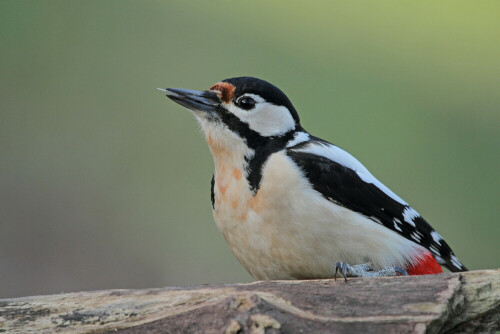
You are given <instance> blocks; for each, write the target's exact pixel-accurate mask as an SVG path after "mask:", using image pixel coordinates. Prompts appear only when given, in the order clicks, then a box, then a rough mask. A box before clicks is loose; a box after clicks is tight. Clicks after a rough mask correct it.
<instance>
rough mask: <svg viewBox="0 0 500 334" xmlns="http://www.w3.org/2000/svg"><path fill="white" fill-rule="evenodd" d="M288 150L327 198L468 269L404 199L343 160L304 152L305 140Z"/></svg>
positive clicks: (449, 264)
mask: <svg viewBox="0 0 500 334" xmlns="http://www.w3.org/2000/svg"><path fill="white" fill-rule="evenodd" d="M313 140H314V139H313ZM309 143H310V144H313V145H321V146H323V147H324V149H328V145H331V144H329V143H326V142H322V141H314V142H309ZM294 149H297V150H294ZM287 154H288V156H289V157H290V158H292V160H293V161H294V162H295V163H296V164H297V165H298V166H300V168H301V169H302V171H303V172H304V174H305V176H306V177H307V178H308V180H309V182H310V183H311V184H312V186H313V187H314V189H315V190H316V191H318V192H319V193H321V194H322V195H323V196H324V197H325V198H326V199H328V200H329V201H332V202H334V203H336V204H338V205H341V206H343V207H345V208H348V209H350V210H353V211H355V212H358V213H360V214H362V215H364V216H366V217H368V218H370V219H371V220H373V221H375V222H376V223H379V224H382V225H384V226H385V227H387V228H389V229H391V230H393V231H395V232H397V233H399V234H400V235H402V236H403V237H405V238H406V239H409V240H411V241H413V242H416V243H417V244H419V245H421V246H422V247H425V248H426V249H428V250H429V251H430V252H432V254H433V255H434V257H435V258H436V260H437V261H438V262H439V263H440V264H442V265H445V266H446V267H447V268H448V269H449V270H451V271H453V272H456V271H465V270H467V269H466V268H465V266H464V265H462V263H460V261H459V260H458V259H457V257H456V256H455V255H454V254H453V251H452V250H451V248H450V246H448V244H447V243H446V242H445V241H444V240H443V239H442V238H441V236H440V235H439V234H438V233H437V232H436V231H434V229H433V228H432V227H431V226H430V225H429V224H428V223H427V222H426V221H425V220H424V219H423V218H422V217H421V216H420V215H418V213H417V212H416V211H415V210H413V209H412V208H411V207H410V206H409V205H407V204H406V203H401V202H399V201H396V200H395V199H394V198H392V197H391V196H389V195H388V194H387V193H386V192H385V191H384V190H383V189H381V188H379V187H378V186H377V185H376V184H374V183H367V182H365V181H364V180H363V179H362V178H361V177H360V176H359V174H358V173H357V172H356V171H354V170H353V169H351V168H349V167H347V166H345V165H343V164H342V163H340V162H336V161H333V160H331V159H329V158H326V157H324V156H320V155H317V154H315V153H311V152H307V145H306V143H301V144H300V147H291V148H290V149H288V150H287ZM346 154H348V153H346ZM405 218H406V219H405Z"/></svg>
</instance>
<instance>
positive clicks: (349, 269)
mask: <svg viewBox="0 0 500 334" xmlns="http://www.w3.org/2000/svg"><path fill="white" fill-rule="evenodd" d="M339 270H340V273H341V274H342V276H343V277H344V280H345V282H347V275H349V276H350V277H388V276H408V272H407V271H406V270H405V269H404V268H402V267H385V268H383V269H381V270H379V271H373V268H372V266H371V264H370V263H363V264H357V265H354V266H351V265H349V264H347V263H344V262H337V263H336V264H335V274H334V276H333V277H334V279H335V280H337V274H338V272H339Z"/></svg>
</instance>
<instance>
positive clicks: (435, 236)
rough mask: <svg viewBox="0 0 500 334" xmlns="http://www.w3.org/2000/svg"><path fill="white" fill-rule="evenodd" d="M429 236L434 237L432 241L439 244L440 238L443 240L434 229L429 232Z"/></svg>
mask: <svg viewBox="0 0 500 334" xmlns="http://www.w3.org/2000/svg"><path fill="white" fill-rule="evenodd" d="M431 237H432V239H434V242H435V243H437V244H438V245H439V246H441V240H443V237H442V236H441V235H439V233H437V232H436V231H432V232H431Z"/></svg>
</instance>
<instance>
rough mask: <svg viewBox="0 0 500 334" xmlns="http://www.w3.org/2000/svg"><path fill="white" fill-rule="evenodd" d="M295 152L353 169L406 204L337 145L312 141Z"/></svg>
mask: <svg viewBox="0 0 500 334" xmlns="http://www.w3.org/2000/svg"><path fill="white" fill-rule="evenodd" d="M294 151H296V152H304V153H311V154H315V155H318V156H321V157H324V158H327V159H330V160H332V161H333V162H336V163H338V164H341V165H344V166H346V167H348V168H350V169H352V170H353V171H355V172H356V173H357V174H358V176H359V177H360V178H361V179H362V180H363V181H364V182H366V183H371V184H373V185H375V186H376V187H377V188H379V189H380V190H381V191H383V192H384V193H385V194H386V195H387V196H389V197H390V198H392V199H393V200H395V201H396V202H399V203H401V204H404V205H407V203H406V202H405V201H403V200H402V199H401V198H400V197H399V196H398V195H396V194H395V193H393V192H392V191H391V190H390V189H389V188H387V187H386V186H385V185H384V184H383V183H382V182H380V181H379V180H377V179H376V178H375V177H374V176H373V175H372V174H371V173H370V172H369V171H368V169H366V167H365V166H363V164H361V162H359V161H358V160H357V159H356V158H355V157H353V156H352V155H350V154H349V153H347V152H346V151H344V150H343V149H341V148H340V147H337V146H335V145H332V144H329V143H317V142H312V143H311V144H309V145H307V146H306V147H303V148H299V149H296V150H294Z"/></svg>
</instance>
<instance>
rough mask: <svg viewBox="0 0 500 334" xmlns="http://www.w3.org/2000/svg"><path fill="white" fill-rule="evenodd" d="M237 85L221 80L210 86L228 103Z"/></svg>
mask: <svg viewBox="0 0 500 334" xmlns="http://www.w3.org/2000/svg"><path fill="white" fill-rule="evenodd" d="M234 89H235V87H234V86H233V85H231V84H230V83H227V82H219V83H216V84H215V85H213V86H212V87H210V90H215V91H216V92H217V94H219V96H220V99H221V100H222V101H224V102H226V103H229V101H231V99H232V98H233V95H234Z"/></svg>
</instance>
